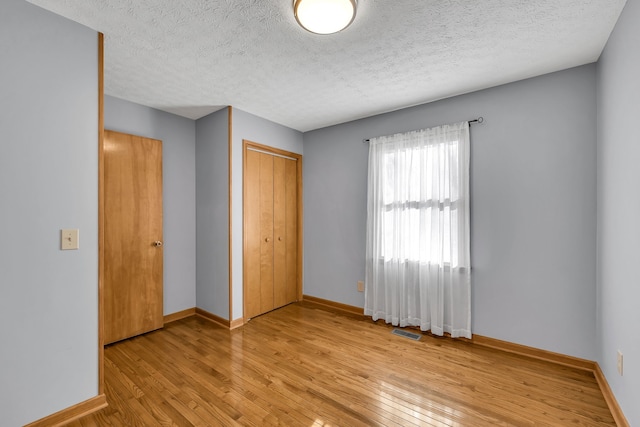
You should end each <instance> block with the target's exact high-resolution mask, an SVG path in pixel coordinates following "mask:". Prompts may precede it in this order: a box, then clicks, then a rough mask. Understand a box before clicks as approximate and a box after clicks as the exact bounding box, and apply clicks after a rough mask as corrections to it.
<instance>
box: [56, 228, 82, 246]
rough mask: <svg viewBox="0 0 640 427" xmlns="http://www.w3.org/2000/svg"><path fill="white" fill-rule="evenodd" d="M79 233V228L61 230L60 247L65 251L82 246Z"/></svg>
mask: <svg viewBox="0 0 640 427" xmlns="http://www.w3.org/2000/svg"><path fill="white" fill-rule="evenodd" d="M79 233H80V231H79V230H78V229H77V228H67V229H63V230H60V249H62V250H63V251H67V250H70V249H78V248H79V247H80V245H79V243H80V242H79V239H78V234H79Z"/></svg>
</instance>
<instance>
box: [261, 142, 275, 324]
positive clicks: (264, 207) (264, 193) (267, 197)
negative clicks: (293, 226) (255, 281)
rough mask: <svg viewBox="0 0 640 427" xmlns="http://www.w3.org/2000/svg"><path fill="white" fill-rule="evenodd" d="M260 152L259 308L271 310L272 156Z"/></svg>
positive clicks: (263, 310)
mask: <svg viewBox="0 0 640 427" xmlns="http://www.w3.org/2000/svg"><path fill="white" fill-rule="evenodd" d="M259 154H260V187H259V188H260V237H261V242H260V309H261V311H260V312H261V313H264V312H267V311H269V310H273V156H271V155H269V154H264V153H259Z"/></svg>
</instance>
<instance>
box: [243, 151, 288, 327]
mask: <svg viewBox="0 0 640 427" xmlns="http://www.w3.org/2000/svg"><path fill="white" fill-rule="evenodd" d="M298 201H299V200H298V161H297V160H296V159H293V158H288V157H286V156H282V155H273V154H270V153H268V152H265V151H263V150H255V149H245V171H244V240H245V247H244V306H245V314H244V317H245V318H246V319H250V318H252V317H255V316H257V315H260V314H263V313H266V312H268V311H271V310H273V309H276V308H279V307H282V306H284V305H287V304H289V303H292V302H294V301H296V300H297V297H298V295H297V294H298V283H297V281H298V270H297V269H298Z"/></svg>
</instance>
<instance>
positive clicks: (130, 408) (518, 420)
mask: <svg viewBox="0 0 640 427" xmlns="http://www.w3.org/2000/svg"><path fill="white" fill-rule="evenodd" d="M391 329H392V328H391V327H389V326H388V325H384V324H380V323H374V322H371V321H370V320H366V319H363V318H362V317H358V316H352V315H343V314H340V313H337V312H333V311H326V310H322V309H318V308H317V307H312V306H307V305H305V304H291V305H288V306H286V307H284V308H282V309H280V310H276V311H273V312H270V313H267V314H265V315H263V316H259V317H256V318H254V319H252V320H251V321H250V322H248V323H247V324H245V325H244V326H243V327H241V328H237V329H234V330H232V331H230V330H228V329H226V328H223V327H220V326H218V325H215V324H213V323H211V322H208V321H205V320H202V319H200V318H198V317H196V316H193V317H189V318H186V319H181V320H177V321H175V322H172V323H170V324H168V325H166V326H165V328H164V329H163V330H159V331H155V332H151V333H148V334H145V335H142V336H139V337H135V338H132V339H129V340H125V341H121V342H119V343H116V344H113V345H110V346H108V347H107V348H105V391H106V395H107V400H108V402H109V407H107V408H105V409H103V410H101V411H99V412H96V413H94V414H91V415H89V416H87V417H85V418H82V419H80V420H77V421H75V422H74V423H72V424H70V425H71V426H74V427H82V426H113V427H120V426H151V425H159V426H198V427H200V426H216V425H221V426H222V425H223V426H235V425H238V426H263V425H286V426H433V427H460V426H473V427H489V426H561V425H574V426H585V427H594V426H615V422H614V421H613V418H612V416H611V413H610V412H609V409H608V407H607V405H606V402H605V400H604V397H603V395H602V392H601V391H600V389H599V387H598V384H597V382H596V380H595V377H594V375H593V374H592V373H591V372H589V371H585V370H581V369H576V368H571V367H568V366H563V365H557V364H553V363H550V362H546V361H542V360H538V359H533V358H529V357H526V356H520V355H516V354H511V353H505V352H502V351H500V350H495V349H492V348H489V347H484V346H477V345H474V344H472V343H470V342H467V341H463V340H455V339H450V338H439V337H433V336H430V335H428V334H423V335H422V337H421V340H420V341H410V340H407V339H405V338H401V337H397V336H395V335H392V334H391Z"/></svg>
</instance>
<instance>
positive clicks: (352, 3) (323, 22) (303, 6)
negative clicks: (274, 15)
mask: <svg viewBox="0 0 640 427" xmlns="http://www.w3.org/2000/svg"><path fill="white" fill-rule="evenodd" d="M357 6H358V1H357V0H293V14H294V15H295V17H296V21H298V24H300V26H301V27H302V28H304V29H305V30H307V31H310V32H312V33H316V34H333V33H337V32H338V31H342V30H344V29H345V28H347V27H348V26H349V24H351V23H352V22H353V19H354V18H355V17H356V9H357Z"/></svg>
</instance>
